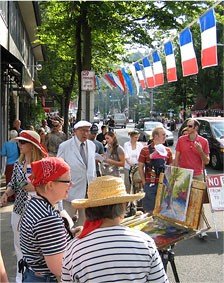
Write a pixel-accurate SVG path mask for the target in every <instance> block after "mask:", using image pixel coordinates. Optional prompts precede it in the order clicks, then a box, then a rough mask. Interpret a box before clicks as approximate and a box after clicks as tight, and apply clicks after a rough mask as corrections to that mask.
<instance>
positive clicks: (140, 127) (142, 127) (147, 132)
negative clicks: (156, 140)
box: [135, 121, 174, 145]
mask: <svg viewBox="0 0 224 283" xmlns="http://www.w3.org/2000/svg"><path fill="white" fill-rule="evenodd" d="M158 126H160V127H163V128H164V126H163V124H162V123H161V122H155V121H142V122H140V123H138V124H137V125H136V127H135V128H136V130H137V131H138V132H139V133H140V137H139V140H140V141H144V142H147V141H149V142H150V141H151V140H152V130H153V129H154V128H155V127H158ZM164 129H165V131H166V144H167V145H173V143H174V138H173V133H172V132H171V131H169V130H167V129H166V128H164Z"/></svg>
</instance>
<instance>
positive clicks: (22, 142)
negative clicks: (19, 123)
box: [19, 140, 29, 144]
mask: <svg viewBox="0 0 224 283" xmlns="http://www.w3.org/2000/svg"><path fill="white" fill-rule="evenodd" d="M19 143H20V144H26V143H29V142H28V141H23V140H19Z"/></svg>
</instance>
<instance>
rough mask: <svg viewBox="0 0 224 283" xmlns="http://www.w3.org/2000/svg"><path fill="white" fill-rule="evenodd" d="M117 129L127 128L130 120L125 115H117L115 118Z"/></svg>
mask: <svg viewBox="0 0 224 283" xmlns="http://www.w3.org/2000/svg"><path fill="white" fill-rule="evenodd" d="M113 119H114V124H115V128H117V127H121V128H126V126H127V123H128V119H127V117H126V115H125V114H124V113H115V114H114V116H113Z"/></svg>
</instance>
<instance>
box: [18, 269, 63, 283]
mask: <svg viewBox="0 0 224 283" xmlns="http://www.w3.org/2000/svg"><path fill="white" fill-rule="evenodd" d="M23 282H26V283H30V282H52V283H55V282H58V281H57V279H56V278H55V279H54V278H52V277H50V276H48V275H43V276H39V275H35V272H33V271H32V270H30V269H28V268H26V270H25V272H24V273H23Z"/></svg>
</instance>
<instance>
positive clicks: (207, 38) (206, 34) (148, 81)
mask: <svg viewBox="0 0 224 283" xmlns="http://www.w3.org/2000/svg"><path fill="white" fill-rule="evenodd" d="M219 3H221V1H220V2H219ZM219 3H217V4H215V5H218V4H219ZM215 5H213V7H214V6H215ZM194 22H195V21H194ZM199 24H200V30H201V46H202V48H201V65H202V68H207V67H211V66H216V65H218V59H217V35H216V20H215V14H214V8H211V9H209V10H208V12H206V13H205V14H204V15H203V16H201V17H200V18H199ZM179 45H180V53H181V64H182V73H183V76H184V77H185V76H190V75H195V74H197V73H198V62H197V58H196V54H195V50H194V45H193V38H192V33H191V30H190V28H189V25H188V27H187V28H185V29H184V30H183V31H182V32H180V34H179ZM158 50H159V49H158ZM158 50H154V51H153V52H152V53H151V55H149V56H147V57H145V58H143V59H140V60H139V61H137V62H134V63H132V64H130V65H129V66H128V68H129V70H130V71H131V75H132V77H133V80H134V83H135V85H136V90H137V95H138V94H139V90H140V86H141V87H142V89H143V90H144V89H146V88H153V87H156V86H160V85H163V84H164V73H163V65H162V62H161V59H160V55H159V51H158ZM163 50H164V54H165V56H166V57H165V59H166V78H167V81H168V82H169V83H170V82H175V81H177V68H176V60H175V55H174V50H173V44H172V41H171V40H168V42H167V43H165V44H164V46H163ZM150 59H151V62H152V64H151V63H150ZM140 61H141V62H142V64H140V63H139V62H140ZM117 74H118V77H117V76H116V75H115V74H113V73H107V74H104V76H100V77H99V78H100V79H101V80H102V81H103V82H104V83H106V85H107V86H108V84H109V85H110V88H112V86H113V87H115V88H116V87H118V88H119V89H120V90H121V91H122V92H123V93H124V94H125V93H126V86H125V84H124V82H126V85H127V88H128V90H129V92H130V95H132V93H133V90H132V87H131V79H130V77H129V75H128V73H127V71H126V70H125V69H124V68H121V70H117ZM104 77H105V78H106V79H107V81H106V82H105V79H104ZM97 84H98V83H97ZM98 88H99V86H98Z"/></svg>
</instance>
